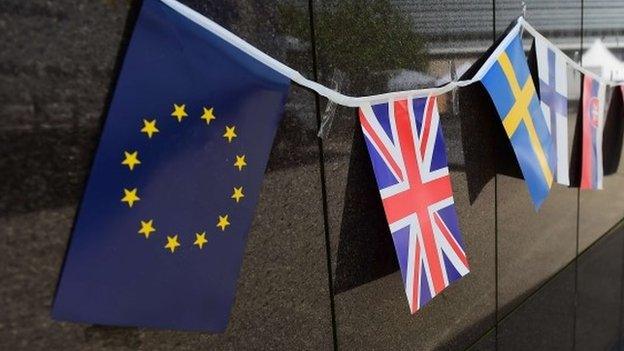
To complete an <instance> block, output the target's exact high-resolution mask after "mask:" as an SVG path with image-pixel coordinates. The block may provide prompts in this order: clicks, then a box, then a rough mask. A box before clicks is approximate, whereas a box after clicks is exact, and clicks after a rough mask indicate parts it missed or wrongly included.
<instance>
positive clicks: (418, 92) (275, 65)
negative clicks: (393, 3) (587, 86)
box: [161, 0, 622, 107]
mask: <svg viewBox="0 0 624 351" xmlns="http://www.w3.org/2000/svg"><path fill="white" fill-rule="evenodd" d="M161 1H162V2H163V3H164V4H166V5H167V6H169V7H171V8H172V9H173V10H175V11H177V12H178V13H180V14H181V15H183V16H185V17H187V18H188V19H190V20H191V21H193V22H195V23H196V24H197V25H199V26H201V27H203V28H205V29H206V30H208V31H210V32H212V33H213V34H215V35H216V36H218V37H219V38H221V39H223V40H225V41H227V42H228V43H230V44H231V45H233V46H235V47H236V48H238V49H239V50H241V51H243V52H245V53H246V54H247V55H249V56H251V57H253V58H255V59H256V60H258V61H260V62H262V63H263V64H265V65H266V66H268V67H270V68H272V69H273V70H275V71H277V72H278V73H280V74H282V75H284V76H286V77H288V78H289V79H290V80H292V81H293V82H295V83H297V84H298V85H300V86H303V87H306V88H308V89H311V90H313V91H315V92H316V93H318V94H319V95H321V96H323V97H325V98H327V99H328V100H331V101H333V102H335V103H336V104H339V105H342V106H347V107H359V106H362V104H365V103H369V104H370V103H375V102H378V101H387V100H389V99H395V98H399V97H405V96H409V97H412V98H419V97H427V96H430V95H441V94H444V93H447V92H450V91H452V90H454V89H456V88H460V87H465V86H468V85H471V84H473V83H476V82H478V81H480V80H481V78H483V75H484V74H485V73H486V72H487V71H488V69H489V68H490V67H491V66H492V65H493V64H494V62H496V58H497V57H498V54H500V52H501V51H502V50H503V49H504V48H505V47H506V44H508V43H509V41H510V40H512V39H513V37H514V36H515V35H516V34H517V33H518V32H519V31H520V30H521V29H524V30H526V31H527V32H528V33H529V34H531V35H532V36H533V37H534V38H537V39H541V40H543V41H544V42H545V43H546V45H548V46H549V47H550V48H552V49H553V50H555V51H556V52H558V53H560V54H562V55H563V57H564V58H565V60H566V63H567V64H568V66H570V67H571V68H573V69H575V70H577V71H579V72H581V73H583V74H584V75H587V76H591V77H592V78H593V79H594V80H597V81H599V82H600V83H602V84H605V85H610V86H614V85H619V84H622V83H621V82H615V81H611V80H607V79H604V78H602V77H600V76H599V75H597V74H596V73H594V72H592V71H590V70H588V69H586V68H585V67H582V66H581V65H580V64H578V63H577V62H575V61H574V60H572V59H571V58H570V57H569V56H567V55H566V54H565V53H563V52H562V51H561V50H560V49H559V48H558V47H557V46H556V45H555V44H553V43H552V42H551V41H550V40H548V39H546V37H544V36H543V35H542V34H540V33H539V32H538V31H537V30H536V29H535V28H534V27H533V26H531V24H529V23H528V22H527V21H526V20H525V19H524V17H522V16H521V17H519V18H518V19H517V21H516V24H515V25H514V27H513V28H512V29H511V30H510V31H509V33H507V35H506V36H505V38H503V40H502V41H501V43H500V44H499V45H498V47H497V48H496V49H495V51H494V52H493V53H492V54H491V55H490V57H488V59H487V60H486V61H485V62H484V63H483V65H482V66H481V68H480V69H479V70H478V71H477V73H476V74H475V75H474V76H473V77H472V78H471V79H467V80H458V81H452V82H449V83H447V84H445V85H442V86H439V87H433V88H425V89H415V90H405V91H396V92H389V93H383V94H375V95H368V96H349V95H345V94H342V93H340V92H338V91H336V90H334V89H331V88H329V87H327V86H325V85H323V84H320V83H318V82H315V81H313V80H310V79H308V78H306V77H305V76H304V75H303V74H301V73H300V72H298V71H296V70H295V69H293V68H291V67H289V66H287V65H285V64H283V63H282V62H280V61H278V60H276V59H275V58H273V57H271V56H269V55H267V54H266V53H264V52H262V51H261V50H259V49H258V48H256V47H255V46H253V45H251V44H249V43H248V42H246V41H245V40H243V39H242V38H240V37H238V36H237V35H236V34H234V33H232V32H230V31H228V30H227V29H225V28H223V27H222V26H220V25H219V24H217V23H216V22H214V21H212V20H210V19H209V18H207V17H205V16H204V15H202V14H200V13H198V12H197V11H195V10H193V9H191V8H190V7H188V6H186V5H184V4H182V3H180V2H178V1H176V0H161Z"/></svg>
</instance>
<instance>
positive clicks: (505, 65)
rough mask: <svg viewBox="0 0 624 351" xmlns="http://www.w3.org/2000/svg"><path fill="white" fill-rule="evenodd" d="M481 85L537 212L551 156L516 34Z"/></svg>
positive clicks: (546, 184)
mask: <svg viewBox="0 0 624 351" xmlns="http://www.w3.org/2000/svg"><path fill="white" fill-rule="evenodd" d="M503 43H505V42H504V41H503ZM481 82H482V83H483V85H484V86H485V88H486V90H487V91H488V93H489V94H490V97H491V98H492V101H493V102H494V105H495V106H496V110H497V111H498V114H499V116H500V119H501V121H502V123H503V127H504V128H505V132H506V133H507V136H508V137H509V139H510V140H511V144H512V147H513V149H514V153H515V154H516V158H517V159H518V164H519V165H520V169H521V170H522V174H523V176H524V179H525V181H526V184H527V187H528V188H529V193H530V195H531V198H532V200H533V203H534V204H535V207H536V208H539V206H540V205H541V204H542V202H543V201H544V199H546V197H547V196H548V192H549V191H550V187H551V184H552V180H553V172H552V170H553V167H554V160H555V159H554V157H555V156H554V153H553V148H552V139H551V135H550V132H549V131H548V127H547V125H546V120H545V119H544V116H543V114H542V110H541V109H540V104H539V99H538V96H537V93H536V91H535V86H534V84H533V80H532V78H531V74H530V72H529V67H528V64H527V59H526V56H525V54H524V50H523V49H522V42H521V40H520V35H519V34H516V35H515V36H514V37H513V38H512V40H510V41H509V42H508V45H507V47H506V48H505V49H504V50H503V51H501V53H500V54H499V55H498V57H497V58H496V62H495V63H494V64H493V65H492V66H491V68H490V69H489V70H488V71H487V73H485V75H484V77H483V78H482V80H481Z"/></svg>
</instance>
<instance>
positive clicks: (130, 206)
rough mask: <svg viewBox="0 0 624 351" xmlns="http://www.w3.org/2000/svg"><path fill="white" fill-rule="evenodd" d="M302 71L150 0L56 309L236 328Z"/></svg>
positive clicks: (147, 322)
mask: <svg viewBox="0 0 624 351" xmlns="http://www.w3.org/2000/svg"><path fill="white" fill-rule="evenodd" d="M288 88H289V80H288V79H286V78H284V77H283V76H281V75H278V74H277V73H275V72H274V71H273V70H271V69H269V68H267V67H266V66H264V65H263V64H261V63H259V62H258V61H255V60H254V59H252V58H251V57H249V56H247V55H246V54H244V53H242V52H241V51H239V50H238V49H236V48H234V47H233V46H231V45H230V44H228V43H227V42H225V41H223V40H221V39H219V38H218V37H216V36H214V35H213V34H211V33H210V32H208V31H206V30H205V29H204V28H202V27H200V26H198V25H197V24H195V23H193V22H191V21H190V20H188V19H187V18H186V17H184V16H182V15H180V14H179V13H178V12H175V11H174V10H172V9H171V8H169V7H167V6H166V5H165V4H163V3H161V2H160V1H157V0H144V1H143V5H142V8H141V12H140V14H139V17H138V20H137V22H136V26H135V28H134V33H133V34H132V38H131V42H130V45H129V47H128V49H127V53H126V56H125V59H124V62H123V67H122V69H121V72H120V76H119V79H118V82H117V85H116V89H115V92H114V96H113V99H112V103H111V106H110V110H109V113H108V116H107V119H106V123H105V125H104V129H103V131H102V135H101V138H100V143H99V146H98V149H97V153H96V155H95V159H94V162H93V165H92V168H91V173H90V176H89V179H88V183H87V186H86V189H85V192H84V195H83V198H82V203H81V205H80V209H79V212H78V216H77V218H76V222H75V225H74V230H73V234H72V237H71V241H70V244H69V248H68V252H67V255H66V259H65V262H64V265H63V269H62V272H61V277H60V280H59V284H58V288H57V293H56V297H55V301H54V306H53V311H52V315H53V317H54V318H55V319H57V320H65V321H76V322H85V323H95V324H103V325H119V326H141V327H156V328H167V329H182V330H202V331H213V332H220V331H223V330H224V329H225V328H226V326H227V322H228V318H229V314H230V309H231V306H232V304H233V301H234V297H235V289H236V283H237V277H238V274H239V270H240V266H241V261H242V257H243V251H244V247H245V242H246V236H247V232H248V230H249V228H250V225H251V221H252V218H253V211H254V209H255V206H256V202H257V200H258V196H259V192H260V187H261V182H262V177H263V173H264V170H265V167H266V163H267V160H268V155H269V152H270V148H271V145H272V142H273V137H274V134H275V131H276V128H277V126H278V123H279V121H280V118H281V115H282V110H283V106H284V103H285V99H286V96H287V91H288Z"/></svg>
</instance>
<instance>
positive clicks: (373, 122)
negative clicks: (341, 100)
mask: <svg viewBox="0 0 624 351" xmlns="http://www.w3.org/2000/svg"><path fill="white" fill-rule="evenodd" d="M359 116H360V123H361V126H362V131H363V132H364V137H365V140H366V145H367V147H368V152H369V155H370V157H371V161H372V164H373V169H374V172H375V178H376V179H377V185H378V187H379V193H380V194H381V198H382V201H383V206H384V210H385V213H386V219H387V220H388V225H389V226H390V231H391V232H392V239H393V241H394V247H395V249H396V254H397V258H398V261H399V266H400V268H401V274H402V276H403V282H404V284H405V293H406V294H407V299H408V302H409V306H410V311H411V313H415V312H416V311H418V310H419V309H420V308H421V307H422V306H424V305H425V304H426V303H427V302H428V301H429V300H431V299H432V298H433V297H434V296H436V295H437V294H439V293H440V292H441V291H442V290H444V289H445V288H446V287H447V286H449V285H450V284H451V283H452V282H454V281H456V280H458V279H459V278H461V277H463V276H465V275H466V274H468V272H469V268H468V259H467V257H466V253H465V251H464V244H463V241H462V238H461V233H460V230H459V224H458V221H457V214H456V211H455V204H454V201H453V191H452V188H451V180H450V176H449V171H448V166H447V159H446V150H445V146H444V139H443V137H442V132H441V130H440V116H439V113H438V107H437V104H436V97H435V96H432V97H429V98H421V99H409V98H406V99H399V100H393V101H390V102H384V103H379V104H373V105H364V106H361V107H360V111H359Z"/></svg>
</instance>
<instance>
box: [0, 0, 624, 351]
mask: <svg viewBox="0 0 624 351" xmlns="http://www.w3.org/2000/svg"><path fill="white" fill-rule="evenodd" d="M183 2H184V3H186V4H188V5H189V6H191V7H193V8H194V9H196V10H198V11H200V12H201V13H203V14H205V15H207V16H209V17H210V18H213V19H215V20H216V21H217V22H219V23H220V24H222V25H224V26H225V27H227V28H228V29H230V30H232V31H233V32H234V33H236V34H238V35H239V36H241V37H243V38H244V39H246V40H248V41H249V42H250V43H252V44H253V45H256V46H257V47H259V48H260V49H262V50H264V51H266V52H267V53H269V54H271V55H273V56H274V57H276V58H278V59H279V60H281V61H282V62H285V63H287V64H288V65H290V66H292V67H294V68H296V69H297V70H299V71H300V72H302V73H303V74H304V75H306V76H308V77H315V75H318V77H317V78H318V80H319V81H321V82H323V83H324V84H328V85H331V86H335V85H336V84H338V87H339V90H341V91H343V92H346V93H350V94H354V95H360V94H372V93H381V92H386V91H387V90H388V89H391V90H393V89H394V90H398V89H410V88H417V87H420V86H419V85H418V84H415V85H414V84H413V82H409V83H408V84H412V85H410V86H404V85H405V83H403V85H400V84H395V83H391V82H390V80H391V79H390V77H394V76H397V75H398V74H399V73H400V71H401V70H413V71H423V72H428V73H429V72H432V73H431V74H432V75H436V76H444V75H445V74H447V73H448V71H449V68H448V67H449V64H448V62H449V61H451V60H453V61H454V62H455V64H456V65H457V66H460V65H462V64H463V63H471V62H472V61H473V60H474V59H475V57H469V56H466V55H465V54H462V53H460V52H458V53H456V54H451V53H449V54H443V55H440V54H436V55H431V53H430V52H428V49H427V43H431V42H434V41H436V42H437V45H436V47H438V48H439V47H440V45H439V42H441V41H443V40H445V38H437V37H435V36H431V35H427V36H421V35H417V36H415V37H414V36H410V37H408V38H406V37H403V36H402V35H403V34H402V33H401V32H400V31H398V30H396V29H393V28H392V26H391V25H395V27H396V28H401V27H400V25H399V24H397V23H398V22H400V20H399V19H397V18H395V17H392V16H394V14H395V12H393V11H392V9H393V8H394V6H395V5H396V4H394V3H393V2H390V1H385V0H377V1H372V0H367V1H355V0H350V1H326V0H324V1H310V2H309V1H304V0H293V1H284V0H274V1H257V0H232V1H200V0H186V1H183ZM418 3H422V2H418ZM527 3H528V8H529V9H530V8H531V3H532V2H531V1H528V2H527ZM138 5H139V2H138V1H130V0H90V1H75V0H57V1H43V0H36V1H22V0H3V1H2V2H0V82H1V84H0V102H2V103H1V104H0V121H1V122H2V123H0V179H1V180H2V181H1V182H0V350H33V349H49V350H170V349H181V350H197V349H209V350H244V349H280V350H281V349H289V350H299V349H305V350H308V349H311V350H327V349H333V348H334V347H336V346H337V347H338V348H340V349H346V350H350V349H357V350H361V349H379V350H387V349H411V350H434V349H436V350H437V349H448V350H463V349H466V348H470V349H472V350H493V349H496V348H498V349H501V350H514V349H518V350H526V349H536V350H554V349H561V350H569V349H574V348H576V349H578V350H586V349H604V348H606V347H613V346H614V345H615V344H616V343H617V342H618V340H619V338H620V334H621V333H622V331H623V329H622V313H623V312H624V310H623V308H624V306H623V305H622V289H621V284H622V276H623V269H622V264H624V262H623V261H622V253H623V251H622V250H624V242H623V240H624V239H623V238H624V231H623V230H622V229H621V228H617V230H615V231H612V232H611V234H608V235H606V236H604V237H603V235H604V234H605V233H606V232H608V231H609V230H610V229H611V228H613V227H614V226H616V224H618V222H619V221H620V219H621V218H622V217H623V215H624V195H622V194H624V193H623V192H622V191H621V189H622V185H623V182H624V180H623V179H624V178H623V177H622V172H624V171H622V170H621V167H620V168H619V170H618V171H614V172H612V173H611V174H609V175H608V176H606V177H605V190H604V191H596V192H585V191H583V192H579V191H578V189H576V188H566V187H562V186H559V185H554V188H553V191H552V193H551V195H550V197H549V198H548V200H547V201H546V203H545V204H544V205H543V207H542V209H541V210H540V211H539V212H535V211H534V210H533V207H532V204H531V203H530V200H529V198H528V193H527V191H526V188H525V185H524V182H523V181H522V180H521V179H518V178H517V176H514V174H513V172H508V170H509V169H513V166H514V165H513V164H512V165H509V161H508V160H509V159H510V156H509V154H508V153H506V152H508V151H509V150H508V147H507V146H506V145H505V144H504V142H505V140H504V139H501V138H500V134H497V133H499V132H500V130H499V126H498V124H497V123H498V121H497V119H496V117H495V115H494V110H493V108H492V106H491V104H489V103H488V96H487V95H485V94H484V92H483V91H482V90H481V89H479V88H478V87H476V86H473V87H467V88H463V89H461V90H459V91H458V92H457V94H456V95H453V94H446V95H444V96H441V97H440V110H441V119H442V122H441V123H442V128H443V133H444V136H445V139H446V147H447V153H448V158H449V165H450V171H451V177H452V183H453V190H454V193H455V202H456V206H457V210H458V216H459V221H460V226H461V229H462V232H463V236H464V241H465V243H466V250H467V252H468V255H469V260H470V266H471V273H470V274H469V275H468V276H466V277H465V278H464V279H462V280H460V281H459V282H457V283H455V284H453V285H452V286H451V287H450V288H448V289H446V290H445V291H444V292H443V293H442V294H441V295H440V296H438V297H436V298H435V299H434V300H432V301H431V302H430V304H429V305H428V306H427V307H425V308H424V309H423V310H421V311H419V312H418V313H417V314H415V315H410V314H409V311H408V306H407V301H406V299H405V296H404V293H403V289H402V282H401V276H400V273H399V272H398V271H397V263H396V259H395V256H394V248H393V247H392V242H391V240H390V236H389V233H388V229H387V225H386V223H385V218H384V215H383V211H382V209H381V203H380V200H379V197H378V194H377V189H376V186H375V183H374V178H373V174H372V169H371V165H370V162H369V160H368V155H367V154H366V150H365V148H364V142H363V138H362V134H361V132H360V129H359V126H358V125H357V121H356V118H355V111H354V110H353V109H346V108H338V109H337V112H336V114H335V118H334V121H333V125H332V128H331V130H330V133H329V135H328V137H327V138H326V139H325V140H323V142H322V143H321V144H322V145H321V144H320V143H319V142H318V140H317V138H316V131H317V125H318V120H319V118H320V117H321V116H322V115H323V113H324V111H325V108H326V106H325V102H324V101H322V100H321V101H320V103H319V101H318V100H316V99H315V96H314V94H312V93H311V92H309V91H307V90H305V89H302V88H301V87H298V86H294V85H293V87H292V89H291V94H290V97H289V99H288V102H287V105H286V112H285V116H284V119H283V121H282V123H281V125H280V128H279V130H278V133H277V136H276V139H275V142H274V145H273V150H272V152H271V157H270V161H269V166H268V168H267V172H266V175H265V179H264V182H263V189H262V194H261V198H260V202H259V206H258V208H257V210H256V216H255V220H254V223H253V226H252V230H251V233H250V236H249V241H248V245H247V249H246V254H245V258H244V262H243V268H242V272H241V276H240V279H239V283H238V291H237V298H236V303H235V306H234V309H233V311H232V317H231V321H230V324H229V327H228V330H227V331H226V332H225V333H223V334H216V335H212V334H207V333H183V332H174V331H159V330H149V329H140V328H117V327H103V326H95V325H80V324H72V323H59V322H55V321H53V320H51V318H50V315H49V312H50V306H51V302H52V298H53V293H54V289H55V284H56V280H57V275H58V272H59V269H60V267H61V262H62V260H63V255H64V252H65V246H66V243H67V240H68V238H69V234H70V229H71V225H72V221H73V216H74V214H75V211H76V208H77V206H78V201H79V199H80V195H81V192H82V187H83V185H84V181H85V179H86V176H87V174H88V169H89V164H90V160H91V157H92V154H93V150H94V148H95V146H96V144H97V138H98V135H99V128H100V124H101V122H102V120H103V118H104V116H105V114H106V106H107V104H108V100H109V99H110V94H111V92H112V88H113V87H114V83H115V79H116V74H117V71H118V68H119V65H120V62H121V61H120V60H121V58H122V57H123V52H124V48H125V46H126V44H127V40H128V38H129V35H130V33H131V29H132V24H133V20H134V17H135V16H136V12H137V10H138V8H139V6H138ZM495 5H496V3H493V2H492V1H489V0H484V1H476V2H471V4H470V5H466V4H463V5H462V4H455V5H449V2H440V3H428V4H427V5H426V6H425V5H422V6H421V7H422V9H421V10H422V13H423V16H424V15H426V14H427V10H428V9H430V10H431V11H432V12H436V13H439V12H444V13H448V14H449V16H451V17H452V18H456V19H457V20H458V21H464V25H465V26H475V25H477V24H476V23H467V22H466V21H477V20H478V18H479V17H476V16H463V13H464V12H465V11H477V10H479V11H483V10H484V9H485V11H490V9H491V11H492V16H491V17H490V18H489V20H488V21H481V20H479V23H478V25H480V26H481V27H483V28H485V31H486V32H488V33H490V32H491V39H492V42H493V40H494V38H495V37H496V35H498V34H500V33H501V32H502V31H503V30H504V28H505V27H506V26H507V24H508V23H509V22H510V21H511V20H512V19H513V18H511V17H509V16H508V15H509V14H510V13H512V12H513V11H506V12H504V13H505V14H506V15H501V12H495V11H494V10H495ZM362 6H369V7H371V8H372V9H373V10H374V11H369V10H370V9H367V8H366V7H362ZM374 6H379V7H374ZM384 6H385V7H384ZM518 6H519V5H518ZM585 6H588V5H587V4H586V5H585ZM592 6H599V4H596V5H593V4H592ZM600 6H602V5H600ZM310 9H312V11H313V13H314V18H313V24H314V27H313V28H314V36H313V33H312V31H311V26H310V20H311V18H310ZM507 10H509V9H507ZM561 10H562V11H568V12H570V13H574V14H576V15H577V16H578V28H579V33H580V28H581V25H582V23H583V21H584V20H585V19H584V17H583V13H585V14H586V16H597V13H599V12H596V11H594V12H592V11H589V12H584V10H586V11H587V10H588V8H585V9H584V8H583V2H581V1H580V0H579V1H570V2H568V3H566V4H564V5H562V8H561ZM340 11H342V12H340ZM336 13H338V14H336ZM367 13H371V14H372V15H371V16H370V18H369V17H366V16H365V14H367ZM496 13H498V15H496ZM588 13H589V15H587V14H588ZM533 15H537V14H534V13H531V12H530V11H529V12H528V15H527V17H528V20H529V21H531V16H533ZM592 20H593V21H595V18H592ZM367 21H368V22H367ZM359 23H367V25H366V26H363V25H358V24H359ZM538 29H539V28H538ZM473 39H474V38H471V37H469V36H466V37H462V36H458V37H457V38H454V41H453V42H457V40H460V41H465V43H466V45H470V44H471V43H472V41H473ZM566 39H569V40H571V41H573V42H574V43H576V41H578V47H579V50H580V48H581V46H582V44H583V43H582V41H583V35H581V36H579V37H575V38H566ZM313 44H314V46H313ZM568 44H569V42H568ZM313 47H314V48H316V52H315V53H313V51H312V49H313ZM449 49H452V48H449ZM449 52H452V50H449ZM313 54H316V57H315V59H316V60H313ZM434 56H435V57H434ZM314 62H316V66H315V65H314ZM336 70H339V71H341V72H343V76H344V77H345V78H344V79H343V80H340V79H338V82H337V81H336V74H335V73H334V72H336ZM393 84H394V85H393ZM431 84H433V83H432V82H427V83H423V85H431ZM569 84H570V86H571V88H570V89H571V94H572V95H571V100H574V99H578V96H574V92H575V91H576V92H577V89H573V88H572V86H573V85H575V84H580V77H579V76H574V77H572V78H571V80H570V82H569ZM454 104H456V106H457V109H453V105H454ZM620 107H621V100H620ZM570 110H571V111H576V107H575V106H573V104H572V103H571V106H570ZM570 115H571V116H574V115H575V113H571V114H570ZM613 118H617V116H615V117H613ZM575 123H577V120H576V119H575V118H571V119H570V126H571V127H570V133H571V136H573V133H574V125H575ZM619 156H620V155H619V154H618V157H617V163H619V162H620V160H621V157H619ZM324 192H325V193H326V198H324V197H323V193H324ZM325 218H327V222H325ZM326 236H327V237H328V238H329V242H328V244H329V248H330V251H329V259H330V260H331V272H330V273H331V275H329V274H330V273H328V270H327V259H328V255H327V252H326V244H327V243H326ZM601 237H602V238H601ZM328 282H331V283H332V286H333V287H334V291H333V292H332V291H330V288H329V286H328ZM332 299H333V301H334V305H335V308H334V310H333V311H332V307H331V306H332V304H331V301H332ZM332 319H334V320H335V322H333V323H332ZM334 331H335V337H334V335H333V334H334Z"/></svg>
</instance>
